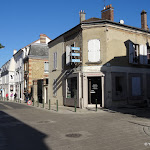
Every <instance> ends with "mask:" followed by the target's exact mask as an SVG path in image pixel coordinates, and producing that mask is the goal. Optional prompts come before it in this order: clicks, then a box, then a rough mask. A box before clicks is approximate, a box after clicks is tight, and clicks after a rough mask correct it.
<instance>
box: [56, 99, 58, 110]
mask: <svg viewBox="0 0 150 150" xmlns="http://www.w3.org/2000/svg"><path fill="white" fill-rule="evenodd" d="M56 107H57V111H58V100H56Z"/></svg>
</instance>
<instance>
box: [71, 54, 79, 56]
mask: <svg viewBox="0 0 150 150" xmlns="http://www.w3.org/2000/svg"><path fill="white" fill-rule="evenodd" d="M71 55H72V56H80V53H72V54H71Z"/></svg>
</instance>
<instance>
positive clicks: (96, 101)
mask: <svg viewBox="0 0 150 150" xmlns="http://www.w3.org/2000/svg"><path fill="white" fill-rule="evenodd" d="M95 103H96V111H97V99H95Z"/></svg>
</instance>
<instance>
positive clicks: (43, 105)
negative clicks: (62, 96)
mask: <svg viewBox="0 0 150 150" xmlns="http://www.w3.org/2000/svg"><path fill="white" fill-rule="evenodd" d="M42 101H43V108H44V99H43V100H42Z"/></svg>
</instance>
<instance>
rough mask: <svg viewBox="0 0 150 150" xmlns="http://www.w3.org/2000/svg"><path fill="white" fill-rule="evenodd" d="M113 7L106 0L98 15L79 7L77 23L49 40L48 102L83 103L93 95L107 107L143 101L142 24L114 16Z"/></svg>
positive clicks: (148, 82)
mask: <svg viewBox="0 0 150 150" xmlns="http://www.w3.org/2000/svg"><path fill="white" fill-rule="evenodd" d="M113 11H114V8H113V7H112V6H111V5H108V6H107V7H106V8H105V9H104V10H102V19H99V18H90V19H88V20H84V19H83V18H85V12H80V20H81V22H80V24H79V25H77V26H75V27H74V28H72V29H71V30H69V31H67V32H65V33H64V34H62V35H60V36H59V37H57V38H56V39H54V40H52V41H51V42H49V61H50V60H53V62H52V63H50V66H49V67H50V68H49V70H50V72H49V99H51V102H52V103H53V104H54V103H56V100H58V101H59V105H65V106H74V104H75V101H76V102H77V106H78V107H80V108H86V107H90V106H95V103H96V100H97V103H98V104H99V105H100V106H101V107H106V108H110V107H118V106H126V105H130V104H131V105H132V104H137V103H138V104H142V103H144V102H145V101H149V98H150V93H149V92H148V91H149V89H150V45H149V43H150V32H149V30H148V28H147V26H146V27H145V28H144V27H143V26H142V28H136V27H132V26H128V25H125V24H123V21H121V22H120V23H117V22H114V21H113V18H114V16H113ZM144 12H145V11H144ZM109 14H110V15H109ZM142 15H143V13H141V18H142V19H141V20H143V21H144V22H146V21H147V20H145V19H143V16H142ZM144 15H145V13H144ZM144 18H146V17H145V16H144ZM143 21H142V22H141V24H143ZM77 49H78V50H77ZM74 53H76V54H74Z"/></svg>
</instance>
